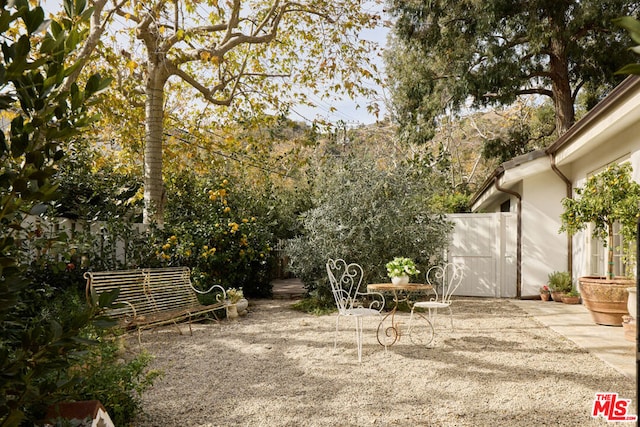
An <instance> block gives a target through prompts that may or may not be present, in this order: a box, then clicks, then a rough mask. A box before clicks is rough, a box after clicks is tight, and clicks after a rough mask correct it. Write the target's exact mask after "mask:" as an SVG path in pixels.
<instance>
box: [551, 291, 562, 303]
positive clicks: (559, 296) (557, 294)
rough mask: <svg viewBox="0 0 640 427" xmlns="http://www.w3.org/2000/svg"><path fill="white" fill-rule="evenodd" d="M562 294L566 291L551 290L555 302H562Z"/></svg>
mask: <svg viewBox="0 0 640 427" xmlns="http://www.w3.org/2000/svg"><path fill="white" fill-rule="evenodd" d="M562 295H564V292H556V291H552V292H551V298H553V300H554V301H555V302H562Z"/></svg>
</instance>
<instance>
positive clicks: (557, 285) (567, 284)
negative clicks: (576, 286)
mask: <svg viewBox="0 0 640 427" xmlns="http://www.w3.org/2000/svg"><path fill="white" fill-rule="evenodd" d="M548 278H549V289H551V291H552V292H563V293H566V292H570V291H571V289H572V288H573V280H572V279H571V274H570V273H569V272H567V271H554V272H553V273H550V274H549V276H548Z"/></svg>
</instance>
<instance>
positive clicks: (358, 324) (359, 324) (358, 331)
mask: <svg viewBox="0 0 640 427" xmlns="http://www.w3.org/2000/svg"><path fill="white" fill-rule="evenodd" d="M355 320H356V345H357V346H358V362H362V317H360V316H355Z"/></svg>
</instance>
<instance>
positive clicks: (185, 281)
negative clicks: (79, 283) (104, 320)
mask: <svg viewBox="0 0 640 427" xmlns="http://www.w3.org/2000/svg"><path fill="white" fill-rule="evenodd" d="M85 277H86V278H87V298H89V299H90V301H92V302H95V301H96V300H97V298H98V296H99V295H100V294H101V293H103V292H107V291H111V290H113V289H116V288H119V289H120V294H119V295H118V298H117V299H116V302H120V303H125V307H123V308H118V309H114V310H111V311H109V313H108V314H109V315H110V316H113V317H119V318H122V317H133V316H134V310H135V316H136V317H138V318H139V317H140V316H147V315H153V314H156V313H158V312H165V311H174V310H176V311H177V310H186V309H192V308H194V307H198V306H200V302H199V301H198V298H197V296H196V293H195V291H194V290H193V288H192V287H191V279H190V271H189V268H187V267H178V268H154V269H137V270H119V271H100V272H88V273H86V275H85Z"/></svg>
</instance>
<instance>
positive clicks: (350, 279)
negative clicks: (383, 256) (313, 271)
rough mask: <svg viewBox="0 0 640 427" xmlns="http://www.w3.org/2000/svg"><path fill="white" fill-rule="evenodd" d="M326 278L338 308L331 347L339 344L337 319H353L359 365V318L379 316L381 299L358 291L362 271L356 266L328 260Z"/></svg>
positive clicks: (382, 298) (373, 293)
mask: <svg viewBox="0 0 640 427" xmlns="http://www.w3.org/2000/svg"><path fill="white" fill-rule="evenodd" d="M327 275H328V276H329V282H330V283H331V290H332V292H333V297H334V299H335V301H336V306H337V308H338V315H337V316H336V334H335V338H334V341H333V348H334V349H335V348H336V346H337V343H338V322H339V321H340V317H341V316H345V317H353V318H354V320H355V327H356V345H357V347H358V362H362V319H363V318H364V317H380V312H381V311H382V309H383V308H384V296H383V295H382V294H381V293H379V292H360V286H361V285H362V276H363V271H362V267H360V266H359V265H358V264H347V263H346V261H345V260H343V259H336V260H333V259H329V261H327Z"/></svg>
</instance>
